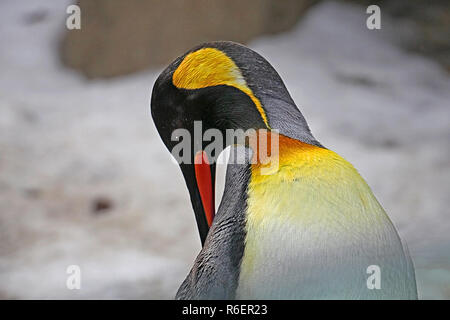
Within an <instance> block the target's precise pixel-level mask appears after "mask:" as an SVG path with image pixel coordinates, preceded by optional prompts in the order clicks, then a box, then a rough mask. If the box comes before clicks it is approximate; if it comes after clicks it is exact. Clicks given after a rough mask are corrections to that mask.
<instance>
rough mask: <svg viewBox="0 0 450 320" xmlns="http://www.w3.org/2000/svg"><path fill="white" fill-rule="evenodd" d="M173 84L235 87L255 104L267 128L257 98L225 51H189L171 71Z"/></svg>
mask: <svg viewBox="0 0 450 320" xmlns="http://www.w3.org/2000/svg"><path fill="white" fill-rule="evenodd" d="M172 82H173V84H174V85H175V86H176V87H177V88H180V89H200V88H206V87H212V86H219V85H227V86H232V87H235V88H237V89H239V90H241V91H242V92H244V93H245V94H246V95H248V96H249V97H250V99H251V100H252V101H253V103H254V104H255V106H256V108H257V109H258V111H259V113H260V114H261V117H262V119H263V121H264V123H265V124H266V126H267V127H268V128H270V127H269V122H268V120H267V116H266V113H265V111H264V109H263V107H262V105H261V102H260V101H259V99H258V98H256V97H255V95H254V94H253V91H252V90H251V89H250V88H249V87H248V86H247V83H246V81H245V79H244V77H243V76H242V73H241V70H240V69H239V68H238V66H237V65H236V64H235V63H234V61H233V60H231V59H230V58H229V57H228V56H227V55H226V54H225V53H223V52H222V51H220V50H218V49H215V48H203V49H200V50H197V51H194V52H191V53H189V54H188V55H187V56H186V57H185V58H184V59H183V61H182V62H181V63H180V65H179V66H178V68H177V69H176V70H175V72H174V73H173V77H172Z"/></svg>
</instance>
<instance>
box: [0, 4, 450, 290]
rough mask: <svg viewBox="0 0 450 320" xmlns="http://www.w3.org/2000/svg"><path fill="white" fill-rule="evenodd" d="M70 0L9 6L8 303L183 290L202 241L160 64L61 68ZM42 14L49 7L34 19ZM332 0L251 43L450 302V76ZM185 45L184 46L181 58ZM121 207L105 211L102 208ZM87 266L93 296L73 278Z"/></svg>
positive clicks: (2, 280)
mask: <svg viewBox="0 0 450 320" xmlns="http://www.w3.org/2000/svg"><path fill="white" fill-rule="evenodd" d="M68 4H69V2H67V1H66V2H64V1H58V2H55V1H50V0H46V1H40V2H37V1H14V0H8V1H2V2H1V4H0V43H2V48H1V50H0V69H1V70H2V72H1V73H0V88H1V90H0V298H21V299H30V298H44V299H47V298H62V299H72V298H74V299H79V298H85V299H91V298H100V299H108V298H113V299H115V298H137V299H143V298H146V299H147V298H156V299H159V298H169V299H170V298H172V297H173V296H174V294H175V292H176V290H177V288H178V286H179V285H180V284H181V282H182V280H183V279H184V277H185V276H186V274H187V273H188V271H189V269H190V267H191V265H192V263H193V261H194V259H195V256H196V255H197V253H198V251H199V250H200V241H199V238H198V234H197V230H196V225H195V221H194V217H193V214H192V212H191V207H190V203H189V200H188V198H189V197H188V194H187V190H186V189H185V186H184V181H183V179H182V177H181V173H180V171H179V169H178V168H177V167H176V165H175V164H174V163H173V162H172V161H170V155H169V153H168V152H167V151H166V149H165V147H164V146H163V144H162V142H161V141H160V138H159V136H158V135H157V132H156V130H155V128H154V126H153V124H152V121H151V118H150V116H149V99H150V92H151V88H152V85H153V82H154V81H155V79H156V77H157V75H158V74H159V72H160V71H161V70H149V71H146V72H141V73H139V74H135V75H131V76H127V77H121V78H117V79H113V80H95V81H92V80H91V81H87V80H85V79H84V78H83V77H81V76H80V75H79V74H77V73H76V72H74V71H71V70H67V69H65V68H63V67H62V66H61V65H60V62H59V58H58V56H57V51H56V50H57V45H58V40H59V38H60V37H61V36H62V34H63V32H64V31H65V24H64V22H65V21H64V20H65V17H66V13H65V9H66V7H67V5H68ZM36 11H38V12H39V11H41V12H43V11H45V12H47V14H46V15H45V16H44V19H43V20H42V21H38V22H35V23H31V22H29V21H30V19H27V16H29V15H30V14H33V13H34V12H36ZM366 17H367V15H366V14H365V8H362V7H356V6H352V5H349V4H343V3H335V2H324V3H321V4H319V5H317V6H316V7H314V8H313V9H311V11H309V13H308V14H307V16H306V17H305V18H304V19H303V20H302V21H301V22H300V23H299V24H298V26H297V27H296V28H295V29H294V30H292V31H290V32H287V33H284V34H281V35H276V36H270V37H269V36H268V37H263V38H260V39H257V40H256V41H253V42H252V43H250V47H252V48H253V49H255V50H256V51H258V52H259V53H261V54H262V55H263V56H265V57H266V58H267V59H268V60H269V61H270V62H271V63H272V64H273V65H274V67H275V68H276V69H277V70H278V71H279V73H280V74H281V76H282V78H283V79H284V80H285V83H286V85H287V87H288V89H289V90H290V92H291V94H292V96H293V98H294V100H295V101H296V102H297V104H298V106H299V108H300V109H301V110H302V112H303V114H304V115H305V117H306V119H307V120H308V123H309V125H310V127H311V129H312V131H313V133H314V135H315V136H316V138H318V140H319V141H321V142H322V143H323V144H324V145H326V146H327V147H328V148H330V149H332V150H334V151H336V152H338V153H340V154H341V155H342V156H344V157H345V158H347V159H348V160H349V161H350V162H352V163H353V164H354V165H355V166H356V167H357V168H358V169H359V171H360V172H361V174H362V175H363V177H364V178H365V179H366V180H367V182H368V183H369V185H370V186H371V187H372V189H373V191H374V193H375V195H376V196H377V198H378V199H379V201H380V202H381V203H382V204H383V206H384V208H385V209H386V211H387V212H388V214H389V216H390V217H391V219H392V220H393V222H394V224H395V225H396V226H397V228H398V230H399V233H400V234H401V236H402V238H403V239H404V240H405V241H406V242H407V243H408V245H409V249H410V251H411V255H412V257H413V260H414V263H415V265H416V273H417V280H418V286H419V295H420V297H421V298H425V299H427V298H447V299H448V298H450V289H449V288H450V250H449V246H450V219H449V218H448V213H449V212H448V208H449V207H450V203H449V202H450V200H449V197H448V187H449V182H450V170H449V169H450V161H449V156H450V150H449V146H450V144H449V140H450V129H449V128H450V126H449V124H450V123H449V122H450V117H449V115H450V108H449V101H450V90H449V89H450V81H449V76H448V74H446V73H445V72H444V70H443V69H441V67H440V66H439V65H437V64H436V63H435V62H434V61H431V60H429V59H428V58H425V57H422V56H417V55H414V54H412V53H410V52H405V51H403V50H402V49H401V48H400V45H399V43H400V42H401V41H402V39H403V38H404V37H406V36H413V35H411V34H410V33H405V29H407V28H405V27H404V25H399V23H397V22H395V21H389V19H388V18H387V17H385V16H384V15H383V16H382V19H383V21H382V29H381V30H368V29H367V28H366V27H365V19H366ZM180 54H181V52H180ZM99 197H100V198H101V197H106V198H108V199H110V201H112V209H111V210H110V211H108V212H105V213H102V212H98V213H96V214H94V213H93V212H92V210H91V207H92V202H93V201H94V200H95V199H97V198H99ZM72 264H76V265H79V266H80V267H81V270H82V271H81V272H82V284H81V286H82V288H81V290H68V289H67V288H66V286H65V284H66V279H67V276H68V275H67V274H66V269H67V267H68V266H69V265H72Z"/></svg>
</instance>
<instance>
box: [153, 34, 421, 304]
mask: <svg viewBox="0 0 450 320" xmlns="http://www.w3.org/2000/svg"><path fill="white" fill-rule="evenodd" d="M152 116H153V119H154V121H155V124H156V125H157V128H158V131H159V133H160V135H161V137H162V139H163V141H164V143H165V144H166V146H167V147H168V148H169V150H170V149H171V148H172V147H173V142H171V140H170V139H169V138H170V134H171V130H173V129H175V128H179V127H187V128H189V130H192V123H193V122H194V121H195V120H196V119H199V120H201V121H203V122H204V123H205V124H206V126H207V127H208V128H218V129H219V130H221V131H222V132H224V131H225V130H226V129H228V128H232V129H237V128H242V129H244V130H246V129H255V130H257V131H258V130H263V129H267V130H269V136H271V137H277V140H278V141H279V143H278V146H279V148H278V151H277V154H276V155H275V156H276V157H275V158H276V159H277V165H276V166H275V167H270V166H269V167H268V166H267V164H265V163H263V162H261V161H259V162H258V161H257V162H256V163H255V162H251V163H250V162H249V161H247V162H246V163H242V164H229V165H228V168H227V177H226V183H225V189H224V195H223V198H222V201H221V203H220V206H219V209H218V211H217V213H216V215H215V217H214V220H213V222H212V225H210V226H208V225H206V220H205V219H204V217H203V216H204V215H205V212H206V211H205V208H204V206H203V207H202V200H201V199H200V196H199V192H198V189H199V185H198V184H199V182H198V181H197V182H195V181H193V180H194V178H193V177H194V174H193V172H194V171H193V167H192V166H191V165H186V164H182V165H180V166H181V169H182V171H183V174H184V176H185V180H186V183H187V185H188V188H189V192H190V195H191V201H192V204H193V207H194V212H195V214H196V219H197V223H198V226H199V231H200V235H201V238H202V242H203V241H204V244H203V247H202V249H201V251H200V253H199V255H198V256H197V259H196V260H195V262H194V266H193V268H192V270H191V272H190V273H189V275H188V276H187V278H186V280H185V281H184V282H183V284H182V285H181V287H180V289H179V290H178V292H177V295H176V298H177V299H340V298H342V299H415V298H417V290H416V283H415V276H414V268H413V265H412V261H411V259H410V257H409V254H408V252H407V250H406V248H405V247H404V245H403V244H402V242H401V240H400V238H399V236H398V234H397V231H396V230H395V227H394V225H393V224H392V222H391V221H390V219H389V218H388V216H387V215H386V213H385V212H384V210H383V208H382V207H381V205H380V204H379V203H378V201H377V200H376V198H375V196H374V195H373V193H372V191H371V190H370V188H369V186H368V185H367V183H366V182H365V181H364V180H363V178H362V177H361V176H360V175H359V173H358V172H357V171H356V169H355V168H354V167H353V166H352V165H351V164H350V163H349V162H347V161H346V160H345V159H343V158H342V157H340V156H339V155H338V154H336V153H335V152H333V151H331V150H328V149H327V148H325V147H323V146H322V145H321V144H320V143H319V142H318V141H317V140H316V139H315V138H314V137H313V135H312V134H311V132H310V129H309V127H308V125H307V123H306V120H305V119H304V117H303V115H302V114H301V112H300V111H299V110H298V108H297V107H296V105H295V103H294V101H293V100H292V98H291V97H290V95H289V93H288V91H287V89H286V87H285V86H284V84H283V81H282V80H281V78H280V76H279V75H278V73H277V72H276V71H275V69H274V68H273V67H272V66H271V65H270V64H269V63H268V62H267V61H266V60H265V59H264V58H262V57H261V56H260V55H259V54H257V53H256V52H254V51H252V50H250V49H248V48H246V47H244V46H242V45H239V44H236V43H232V42H215V43H206V44H203V45H200V46H198V47H196V48H193V49H192V50H190V51H188V52H187V53H186V54H184V55H183V56H181V57H180V58H178V59H176V60H175V61H174V62H173V63H172V64H171V65H170V66H169V67H168V68H167V69H166V70H165V71H163V73H162V74H161V75H160V77H159V78H158V80H157V81H156V83H155V86H154V88H153V93H152ZM273 129H276V130H278V133H277V131H275V130H273ZM224 147H225V146H224ZM255 148H256V147H255V145H252V144H249V145H248V144H245V145H241V146H235V145H233V146H232V149H233V150H234V151H235V152H237V153H245V154H248V153H252V152H254V151H255ZM256 149H257V148H256ZM272 156H274V155H272ZM247 160H248V159H247ZM264 170H266V171H265V173H262V172H263V171H264ZM267 170H269V171H270V170H272V171H271V172H269V174H268V173H267ZM212 182H214V181H212ZM208 229H209V230H208ZM370 266H377V267H379V270H380V271H381V274H380V277H381V281H380V283H381V288H379V289H377V288H369V286H368V284H367V280H368V278H369V276H370V274H368V273H367V272H368V269H370Z"/></svg>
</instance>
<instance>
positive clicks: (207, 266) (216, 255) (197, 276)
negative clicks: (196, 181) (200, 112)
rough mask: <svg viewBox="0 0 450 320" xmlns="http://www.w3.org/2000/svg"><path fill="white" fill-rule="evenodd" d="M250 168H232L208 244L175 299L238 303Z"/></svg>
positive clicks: (229, 168)
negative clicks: (233, 300) (237, 292)
mask: <svg viewBox="0 0 450 320" xmlns="http://www.w3.org/2000/svg"><path fill="white" fill-rule="evenodd" d="M248 179H249V177H248V166H247V164H244V165H238V164H229V165H228V167H227V174H226V182H225V190H224V195H223V197H222V201H221V203H220V206H219V209H218V211H217V213H216V215H215V217H214V221H213V224H212V225H211V229H210V230H209V232H208V236H207V238H206V241H205V244H204V246H203V248H202V250H201V251H200V253H199V255H198V256H197V258H196V260H195V262H194V266H193V267H192V269H191V271H190V273H189V275H188V276H187V278H186V279H185V280H184V282H183V284H182V285H181V287H180V288H179V289H178V292H177V294H176V296H175V299H180V300H185V299H194V300H196V299H223V300H228V299H235V296H236V289H237V286H238V281H239V269H240V264H241V260H242V256H243V252H244V241H245V211H246V188H247V184H248Z"/></svg>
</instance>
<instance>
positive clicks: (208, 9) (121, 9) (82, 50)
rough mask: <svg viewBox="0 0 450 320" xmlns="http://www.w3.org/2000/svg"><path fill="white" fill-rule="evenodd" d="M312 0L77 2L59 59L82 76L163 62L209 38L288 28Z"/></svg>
mask: <svg viewBox="0 0 450 320" xmlns="http://www.w3.org/2000/svg"><path fill="white" fill-rule="evenodd" d="M314 2H316V0H286V1H277V0H247V1H240V0H216V1H205V0H190V1H177V0H168V1H157V0H151V1H140V0H129V1H120V0H96V1H90V0H78V3H77V4H78V6H79V7H80V9H81V29H80V30H76V29H74V30H68V31H67V33H66V34H65V35H64V37H63V40H62V43H61V50H60V53H61V58H62V61H63V63H64V64H65V65H66V66H68V67H71V68H74V69H76V70H79V71H81V72H82V73H83V74H84V75H86V76H87V77H88V78H98V77H114V76H119V75H124V74H128V73H132V72H136V71H140V70H143V69H146V68H149V67H152V66H160V65H164V64H166V63H168V62H170V61H172V60H173V59H174V58H176V57H177V56H178V55H180V54H182V53H183V52H185V51H186V50H187V49H189V48H191V47H193V46H195V45H197V44H199V43H202V42H205V41H214V40H233V41H237V42H241V43H246V42H248V41H249V40H250V39H253V38H255V37H257V36H259V35H262V34H266V33H276V32H281V31H284V30H287V29H289V28H291V27H292V26H293V25H294V24H295V23H296V22H297V21H298V19H299V17H300V16H301V15H302V14H303V13H304V12H305V11H306V10H307V8H308V7H309V6H310V5H311V4H313V3H314Z"/></svg>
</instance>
